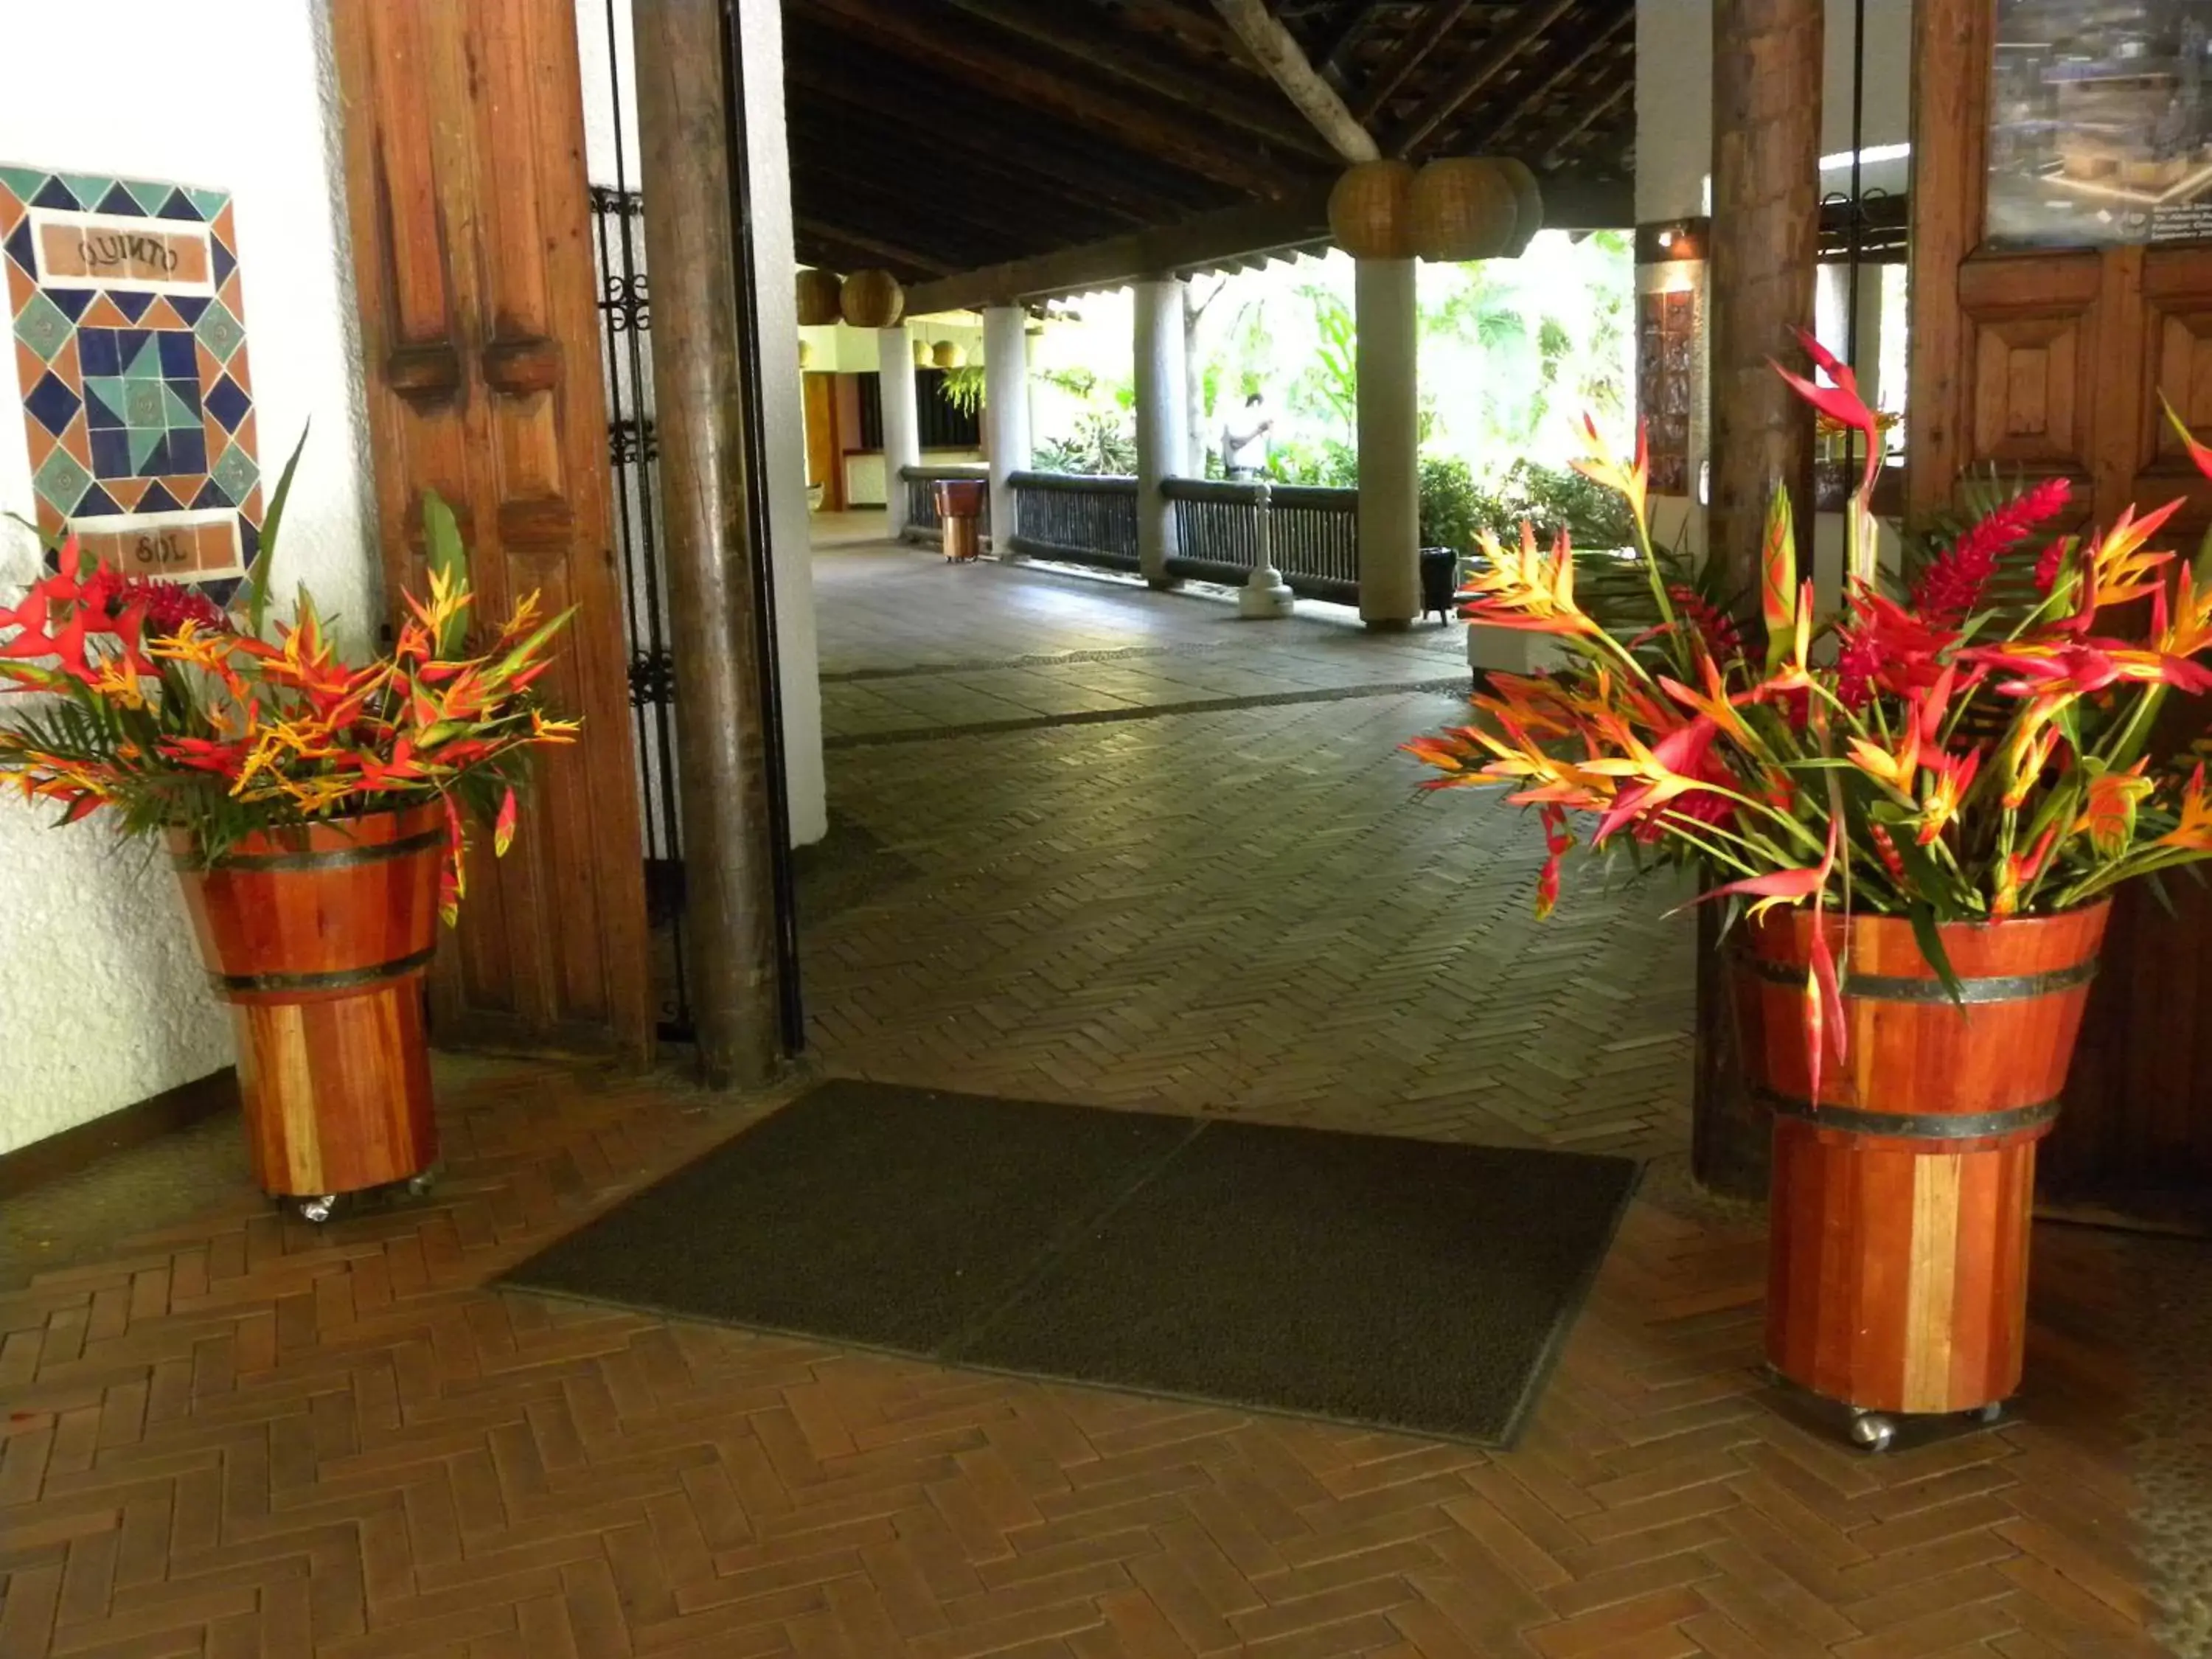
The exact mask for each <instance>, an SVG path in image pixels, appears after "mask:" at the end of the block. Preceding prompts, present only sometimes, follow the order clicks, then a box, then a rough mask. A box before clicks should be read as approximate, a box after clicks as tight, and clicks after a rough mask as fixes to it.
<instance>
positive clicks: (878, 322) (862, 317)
mask: <svg viewBox="0 0 2212 1659" xmlns="http://www.w3.org/2000/svg"><path fill="white" fill-rule="evenodd" d="M840 293H841V297H842V302H843V305H844V309H845V320H846V321H847V322H848V323H850V324H852V325H853V326H854V328H889V327H890V325H892V324H893V323H895V322H896V321H898V319H900V318H902V317H903V316H905V315H906V290H905V289H902V288H901V287H900V286H899V285H898V278H897V277H896V276H892V275H891V274H890V272H889V271H888V270H856V271H854V273H853V274H852V275H851V276H848V277H847V278H846V279H845V286H844V288H843V289H842V290H841V291H840Z"/></svg>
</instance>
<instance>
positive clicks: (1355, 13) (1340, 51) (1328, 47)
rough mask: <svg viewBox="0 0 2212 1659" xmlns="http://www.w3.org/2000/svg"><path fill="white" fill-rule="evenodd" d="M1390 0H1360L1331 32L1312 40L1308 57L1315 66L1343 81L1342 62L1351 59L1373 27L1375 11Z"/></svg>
mask: <svg viewBox="0 0 2212 1659" xmlns="http://www.w3.org/2000/svg"><path fill="white" fill-rule="evenodd" d="M1388 3H1389V0H1359V3H1358V4H1356V5H1353V6H1352V7H1351V8H1349V9H1347V10H1346V12H1345V14H1344V21H1341V22H1340V23H1339V24H1338V25H1337V26H1336V28H1335V30H1334V33H1330V34H1328V35H1325V36H1323V37H1322V39H1321V40H1316V41H1315V42H1314V46H1313V51H1312V52H1311V54H1310V55H1311V57H1312V58H1313V62H1314V67H1315V68H1316V69H1317V70H1320V71H1321V72H1322V74H1323V75H1325V76H1328V79H1329V81H1330V82H1332V83H1333V84H1334V85H1336V86H1339V87H1341V86H1342V85H1343V84H1344V66H1345V65H1346V64H1348V63H1350V62H1351V61H1352V52H1353V50H1354V49H1355V48H1356V47H1358V45H1359V43H1360V41H1361V40H1364V38H1365V37H1366V34H1367V31H1368V30H1369V29H1370V28H1371V27H1374V24H1375V18H1376V14H1377V13H1379V12H1381V10H1382V9H1383V7H1384V6H1385V5H1386V4H1388Z"/></svg>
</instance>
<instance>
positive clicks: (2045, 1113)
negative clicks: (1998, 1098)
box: [1753, 1089, 2059, 1140]
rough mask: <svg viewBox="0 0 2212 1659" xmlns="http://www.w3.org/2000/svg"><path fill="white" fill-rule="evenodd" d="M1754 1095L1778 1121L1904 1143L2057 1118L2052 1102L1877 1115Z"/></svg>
mask: <svg viewBox="0 0 2212 1659" xmlns="http://www.w3.org/2000/svg"><path fill="white" fill-rule="evenodd" d="M1753 1092H1754V1093H1755V1094H1756V1095H1757V1096H1758V1097H1759V1099H1760V1100H1762V1101H1764V1102H1765V1103H1766V1104H1767V1105H1769V1106H1771V1107H1772V1108H1773V1109H1774V1110H1775V1112H1776V1113H1777V1114H1778V1115H1780V1116H1783V1117H1793V1118H1796V1119H1798V1120H1799V1121H1802V1122H1805V1123H1809V1124H1812V1125H1813V1126H1814V1127H1815V1128H1820V1129H1843V1130H1846V1131H1848V1132H1850V1133H1852V1134H1860V1135H1887V1136H1891V1137H1893V1138H1895V1139H1902V1140H1986V1139H1990V1137H1992V1136H1996V1135H2018V1134H2022V1133H2027V1131H2030V1130H2034V1129H2041V1128H2043V1127H2045V1126H2047V1125H2048V1124H2050V1123H2051V1121H2053V1120H2054V1119H2056V1118H2057V1115H2058V1106H2059V1103H2058V1102H2057V1101H2055V1100H2039V1101H2037V1102H2036V1103H2033V1105H2028V1106H2010V1107H2007V1108H2006V1109H2003V1110H2002V1111H1996V1112H1880V1111H1869V1110H1868V1109H1866V1108H1865V1107H1863V1106H1815V1105H1814V1104H1813V1103H1812V1102H1811V1101H1809V1100H1794V1099H1792V1098H1791V1097H1789V1096H1788V1095H1778V1094H1776V1093H1775V1092H1774V1091H1772V1090H1771V1089H1758V1090H1754V1091H1753Z"/></svg>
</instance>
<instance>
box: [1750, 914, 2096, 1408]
mask: <svg viewBox="0 0 2212 1659" xmlns="http://www.w3.org/2000/svg"><path fill="white" fill-rule="evenodd" d="M2108 909H2109V905H2108V904H2106V903H2104V902H2100V903H2097V904H2094V905H2091V906H2087V907H2085V908H2081V909H2079V910H2071V911H2067V912H2063V913H2062V914H2060V915H2051V916H2030V917H2024V918H2020V919H2016V920H2014V921H2003V922H1996V923H1990V924H1954V925H1949V926H1946V927H1943V928H1942V938H1943V944H1944V948H1945V950H1946V951H1948V954H1949V957H1950V960H1951V965H1952V968H1953V969H1954V972H1955V973H1956V974H1957V975H1958V976H1959V978H1960V981H1962V983H1963V986H1964V990H1965V1002H1964V1006H1958V1005H1955V1004H1954V1003H1953V1001H1952V1000H1951V999H1950V996H1949V994H1948V993H1947V992H1946V991H1945V989H1944V987H1943V985H1942V981H1940V980H1939V979H1938V978H1937V977H1936V971H1935V969H1933V968H1932V967H1930V966H1929V963H1928V961H1927V959H1926V958H1925V957H1923V955H1922V954H1921V951H1920V947H1919V945H1917V943H1916V942H1915V940H1914V938H1913V934H1912V927H1911V923H1910V922H1909V921H1905V920H1904V919H1903V918H1899V917H1891V916H1858V917H1854V918H1853V919H1852V920H1851V921H1850V923H1849V924H1848V933H1846V924H1844V923H1843V922H1842V921H1839V920H1838V919H1837V918H1834V917H1829V918H1827V919H1826V926H1827V927H1829V928H1830V930H1831V934H1830V942H1831V945H1832V949H1833V950H1834V951H1835V952H1836V955H1837V959H1838V962H1839V963H1840V962H1841V961H1842V960H1843V957H1844V944H1845V941H1846V938H1848V941H1849V945H1850V972H1849V975H1848V976H1847V977H1846V979H1845V980H1844V985H1843V987H1842V988H1843V994H1844V1029H1845V1031H1846V1033H1847V1041H1846V1049H1845V1054H1844V1060H1842V1062H1841V1063H1840V1064H1838V1063H1837V1062H1836V1061H1835V1060H1834V1057H1833V1054H1832V1053H1831V1054H1830V1056H1829V1060H1828V1063H1827V1064H1826V1066H1825V1067H1824V1069H1823V1073H1822V1077H1821V1082H1820V1103H1819V1104H1817V1105H1815V1104H1813V1103H1811V1087H1810V1082H1809V1078H1808V1065H1807V1054H1806V1047H1805V1028H1804V1018H1803V1015H1804V997H1805V979H1806V972H1807V961H1808V949H1809V945H1810V941H1811V938H1812V933H1811V928H1812V919H1811V917H1810V916H1809V915H1805V914H1802V913H1784V914H1780V915H1769V916H1768V917H1767V918H1765V921H1763V922H1761V923H1760V924H1758V925H1754V926H1751V927H1747V928H1746V930H1745V938H1744V941H1743V945H1742V946H1741V948H1740V950H1739V951H1738V952H1737V954H1736V956H1735V992H1736V1004H1737V1014H1738V1019H1739V1022H1740V1025H1739V1029H1740V1030H1741V1032H1742V1034H1743V1042H1742V1053H1743V1055H1744V1064H1745V1066H1746V1068H1747V1071H1748V1073H1750V1079H1749V1080H1750V1082H1751V1083H1752V1085H1753V1091H1754V1092H1755V1093H1756V1094H1757V1095H1758V1096H1759V1097H1761V1098H1762V1099H1763V1100H1764V1101H1765V1103H1766V1104H1767V1105H1768V1106H1770V1107H1771V1109H1772V1110H1773V1113H1774V1128H1773V1146H1774V1168H1773V1177H1772V1185H1771V1216H1770V1222H1769V1225H1770V1227H1771V1242H1770V1245H1769V1255H1768V1276H1767V1295H1766V1357H1767V1359H1768V1362H1769V1363H1770V1364H1771V1365H1772V1366H1773V1367H1774V1369H1775V1370H1777V1371H1778V1372H1779V1373H1780V1374H1781V1375H1782V1376H1784V1378H1786V1379H1787V1380H1788V1381H1790V1382H1791V1383H1796V1384H1798V1385H1799V1386H1800V1387H1802V1388H1804V1389H1808V1390H1810V1391H1811V1392H1813V1393H1814V1394H1816V1395H1821V1396H1824V1397H1826V1399H1829V1400H1832V1401H1839V1402H1841V1403H1842V1404H1844V1405H1845V1406H1847V1407H1850V1408H1851V1410H1852V1412H1853V1413H1854V1419H1855V1420H1854V1422H1853V1425H1852V1435H1853V1437H1854V1438H1855V1439H1857V1441H1859V1443H1861V1444H1863V1445H1866V1446H1869V1447H1870V1448H1873V1449H1881V1448H1882V1447H1884V1446H1886V1445H1887V1444H1888V1443H1889V1441H1890V1438H1891V1436H1892V1434H1893V1430H1894V1425H1893V1424H1892V1423H1891V1422H1890V1421H1889V1414H1891V1413H1913V1414H1919V1413H1982V1414H1984V1415H1987V1416H1990V1417H1994V1416H1995V1414H1996V1412H1997V1411H1998V1410H1999V1409H2000V1408H2001V1407H2002V1402H2003V1401H2005V1400H2006V1399H2007V1398H2008V1396H2009V1395H2011V1394H2012V1393H2013V1392H2014V1390H2015V1389H2016V1388H2017V1387H2018V1386H2019V1383H2020V1375H2021V1356H2022V1350H2023V1345H2024V1341H2025V1338H2026V1334H2027V1255H2028V1223H2029V1215H2030V1207H2031V1204H2032V1201H2033V1196H2034V1188H2035V1144H2036V1142H2037V1141H2038V1140H2039V1139H2041V1138H2042V1137H2043V1136H2044V1135H2045V1133H2048V1132H2049V1130H2050V1128H2051V1122H2052V1120H2053V1119H2054V1118H2055V1117H2056V1116H2057V1111H2058V1102H2059V1097H2060V1096H2061V1095H2062V1094H2063V1092H2064V1090H2065V1086H2066V1070H2067V1066H2068V1064H2069V1062H2070V1061H2071V1060H2072V1058H2073V1054H2074V1042H2075V1036H2076V1034H2077V1033H2078V1032H2079V1030H2080V1029H2081V1012H2082V1009H2083V1007H2084V1006H2085V1005H2086V1003H2087V999H2088V989H2089V981H2090V979H2091V977H2092V976H2093V975H2094V973H2095V971H2096V965H2097V952H2098V949H2099V946H2100V944H2101V942H2102V940H2103V939H2104V933H2105V920H2106V915H2107V912H2108Z"/></svg>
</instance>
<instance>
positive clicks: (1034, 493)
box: [1009, 472, 1137, 570]
mask: <svg viewBox="0 0 2212 1659" xmlns="http://www.w3.org/2000/svg"><path fill="white" fill-rule="evenodd" d="M1009 482H1010V483H1012V485H1013V487H1014V535H1013V547H1014V550H1015V551H1016V552H1017V553H1027V554H1029V555H1030V556H1032V557H1036V558H1041V559H1065V560H1066V561H1068V562H1070V563H1073V564H1090V565H1099V566H1103V567H1104V568H1107V569H1109V570H1134V569H1135V568H1137V481H1136V480H1135V479H1134V478H1130V477H1112V476H1105V477H1090V476H1085V475H1081V474H1076V473H1068V472H1017V473H1014V474H1012V477H1011V478H1010V480H1009Z"/></svg>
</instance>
